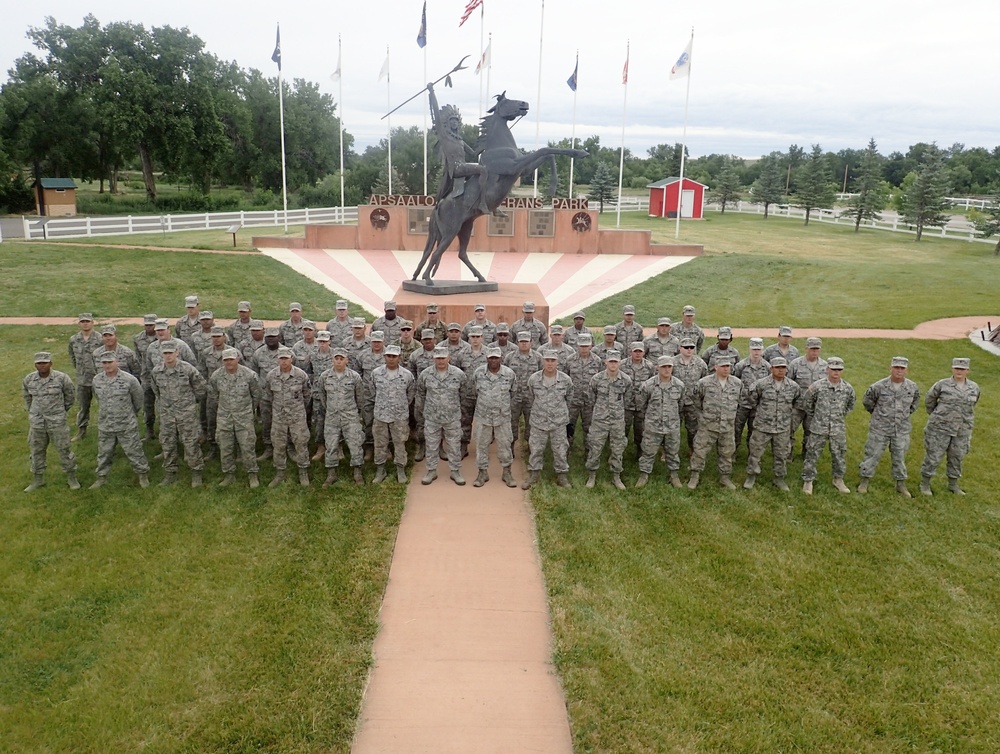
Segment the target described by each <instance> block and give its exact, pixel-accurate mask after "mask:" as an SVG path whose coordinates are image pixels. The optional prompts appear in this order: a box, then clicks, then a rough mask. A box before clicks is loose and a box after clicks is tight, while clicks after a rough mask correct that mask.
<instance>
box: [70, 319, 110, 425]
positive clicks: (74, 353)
mask: <svg viewBox="0 0 1000 754" xmlns="http://www.w3.org/2000/svg"><path fill="white" fill-rule="evenodd" d="M103 346H104V342H103V341H102V340H101V336H100V335H98V334H97V330H92V331H91V333H90V337H89V338H84V337H83V333H82V332H77V333H74V334H73V336H72V337H71V338H70V339H69V360H70V361H71V362H72V364H73V366H74V367H75V368H76V402H77V404H78V409H77V414H76V426H77V428H78V429H86V428H87V425H88V424H90V403H91V401H93V399H94V390H93V384H94V375H95V374H97V367H96V366H95V365H94V351H95V350H96V349H98V348H103Z"/></svg>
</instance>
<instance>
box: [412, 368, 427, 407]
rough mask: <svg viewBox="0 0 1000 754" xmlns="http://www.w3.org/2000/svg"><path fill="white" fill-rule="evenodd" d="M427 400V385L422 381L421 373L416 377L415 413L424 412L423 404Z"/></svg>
mask: <svg viewBox="0 0 1000 754" xmlns="http://www.w3.org/2000/svg"><path fill="white" fill-rule="evenodd" d="M426 400H427V383H426V381H425V380H424V379H423V373H421V375H420V377H417V395H416V404H415V405H416V408H417V411H423V410H424V402H425V401H426Z"/></svg>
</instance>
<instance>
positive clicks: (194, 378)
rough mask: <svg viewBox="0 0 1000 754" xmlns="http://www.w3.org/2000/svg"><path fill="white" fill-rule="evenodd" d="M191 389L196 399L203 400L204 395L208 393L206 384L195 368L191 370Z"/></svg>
mask: <svg viewBox="0 0 1000 754" xmlns="http://www.w3.org/2000/svg"><path fill="white" fill-rule="evenodd" d="M191 389H192V390H194V395H195V397H196V398H197V399H198V400H204V398H205V396H207V395H208V384H207V383H206V381H205V378H204V377H202V376H201V372H199V371H198V370H197V369H195V370H194V371H193V372H191Z"/></svg>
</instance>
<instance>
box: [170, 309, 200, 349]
mask: <svg viewBox="0 0 1000 754" xmlns="http://www.w3.org/2000/svg"><path fill="white" fill-rule="evenodd" d="M184 308H185V309H186V310H187V314H186V315H185V316H183V317H180V318H179V319H178V320H177V324H176V325H175V326H174V337H176V338H179V339H180V340H183V341H184V342H185V343H187V344H188V346H190V347H191V348H194V346H193V345H192V343H191V336H192V335H194V334H195V333H196V332H197V331H198V330H200V329H201V324H200V323H199V322H198V315H199V314H200V313H201V311H200V310H199V308H198V297H197V296H186V297H185V298H184ZM182 358H183V357H182Z"/></svg>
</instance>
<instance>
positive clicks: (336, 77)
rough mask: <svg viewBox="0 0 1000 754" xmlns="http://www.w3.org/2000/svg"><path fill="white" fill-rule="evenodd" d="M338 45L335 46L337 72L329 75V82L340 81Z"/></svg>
mask: <svg viewBox="0 0 1000 754" xmlns="http://www.w3.org/2000/svg"><path fill="white" fill-rule="evenodd" d="M340 53H341V50H340V45H337V70H335V71H334V72H333V73H331V74H330V81H340Z"/></svg>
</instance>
